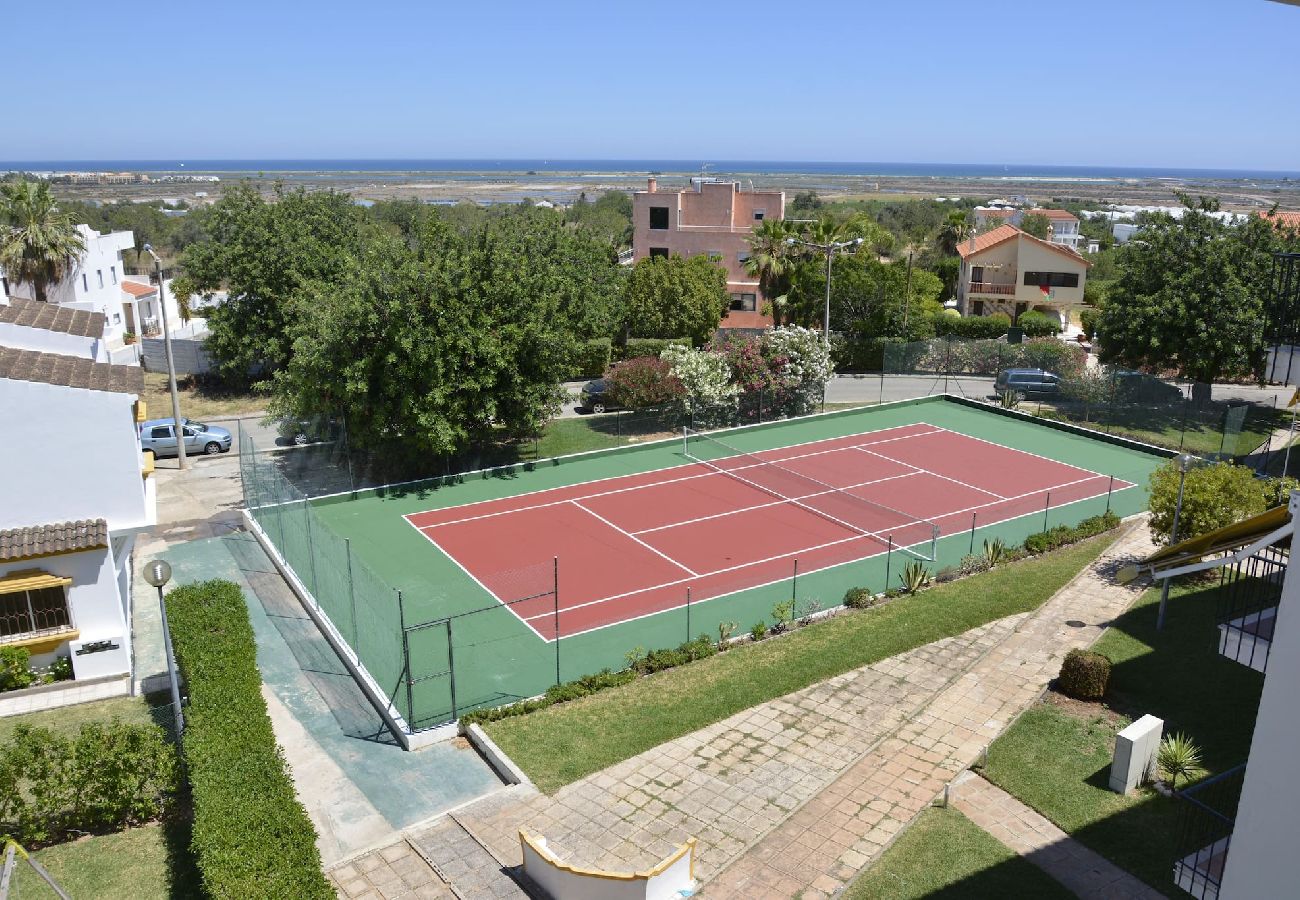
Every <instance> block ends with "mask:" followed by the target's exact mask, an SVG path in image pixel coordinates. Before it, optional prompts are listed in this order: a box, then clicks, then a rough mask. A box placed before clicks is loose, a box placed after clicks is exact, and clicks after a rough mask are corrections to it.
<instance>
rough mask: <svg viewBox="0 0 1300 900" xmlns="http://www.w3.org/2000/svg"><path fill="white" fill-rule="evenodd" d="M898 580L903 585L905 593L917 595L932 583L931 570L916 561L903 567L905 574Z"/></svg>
mask: <svg viewBox="0 0 1300 900" xmlns="http://www.w3.org/2000/svg"><path fill="white" fill-rule="evenodd" d="M898 579H899V581H901V582H902V583H903V589H904V590H905V591H907V592H908V593H909V594H915V593H916V592H917V591H919V590H921V588H923V587H925V586H926V585H927V584H929V583H930V570H929V569H927V568H926V567H925V566H923V565H921V563H920V561H919V560H915V559H914V560H912V561H911V562H910V563H908V564H907V565H906V566H904V567H903V572H902V574H900V575H899V576H898Z"/></svg>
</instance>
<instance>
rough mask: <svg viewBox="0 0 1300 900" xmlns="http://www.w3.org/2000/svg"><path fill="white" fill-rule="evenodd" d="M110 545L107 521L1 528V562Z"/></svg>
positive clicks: (83, 520)
mask: <svg viewBox="0 0 1300 900" xmlns="http://www.w3.org/2000/svg"><path fill="white" fill-rule="evenodd" d="M107 546H108V522H106V521H105V520H103V519H81V520H78V521H76V522H58V523H55V524H51V525H30V526H27V527H25V528H6V529H0V562H9V561H10V560H15V559H31V558H33V557H37V556H51V555H53V554H55V553H68V552H71V551H75V550H89V549H91V548H92V547H107Z"/></svg>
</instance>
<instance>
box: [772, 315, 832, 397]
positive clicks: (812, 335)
mask: <svg viewBox="0 0 1300 900" xmlns="http://www.w3.org/2000/svg"><path fill="white" fill-rule="evenodd" d="M763 347H764V350H765V353H766V355H767V356H768V358H769V359H773V360H775V359H782V360H784V368H783V371H782V373H781V374H782V375H784V376H785V377H786V378H787V379H789V380H790V381H792V382H794V383H796V384H809V383H812V384H818V385H820V384H823V383H825V382H826V380H827V379H828V378H830V377H831V376H832V375H833V374H835V369H834V367H833V366H832V365H831V354H830V349H829V348H828V347H827V345H826V341H825V340H824V339H823V338H822V336H821V333H820V332H818V331H814V330H812V329H811V328H800V327H799V326H798V325H788V326H786V327H784V328H773V329H772V330H771V331H768V332H765V333H764V335H763Z"/></svg>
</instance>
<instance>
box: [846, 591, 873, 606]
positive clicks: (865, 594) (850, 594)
mask: <svg viewBox="0 0 1300 900" xmlns="http://www.w3.org/2000/svg"><path fill="white" fill-rule="evenodd" d="M875 602H876V595H875V594H874V593H872V591H871V588H864V587H855V588H849V589H848V590H847V591H845V592H844V605H845V606H847V607H848V608H849V609H866V608H867V607H869V606H872V605H873V604H874V603H875Z"/></svg>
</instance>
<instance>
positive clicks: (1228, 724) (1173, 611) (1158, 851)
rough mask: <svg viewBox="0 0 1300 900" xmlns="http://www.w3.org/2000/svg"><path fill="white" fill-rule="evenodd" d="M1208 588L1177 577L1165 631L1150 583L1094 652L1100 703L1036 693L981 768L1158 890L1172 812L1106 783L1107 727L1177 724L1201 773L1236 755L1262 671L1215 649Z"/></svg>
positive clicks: (1168, 862)
mask: <svg viewBox="0 0 1300 900" xmlns="http://www.w3.org/2000/svg"><path fill="white" fill-rule="evenodd" d="M1217 595H1218V588H1217V586H1206V585H1205V584H1201V585H1191V586H1188V585H1180V586H1177V587H1176V588H1175V589H1174V591H1173V596H1172V598H1171V600H1170V607H1169V615H1168V617H1167V619H1166V622H1165V630H1164V631H1163V632H1157V631H1156V630H1155V615H1156V608H1157V606H1158V604H1159V599H1160V591H1159V589H1153V590H1150V591H1148V592H1147V593H1146V594H1145V595H1143V597H1142V599H1141V600H1140V601H1139V603H1138V604H1137V605H1135V606H1134V607H1133V608H1132V609H1130V610H1129V611H1128V612H1127V613H1125V614H1124V615H1122V616H1120V618H1119V619H1118V620H1116V622H1115V623H1114V624H1113V625H1112V627H1111V628H1110V629H1108V630H1107V632H1106V634H1105V635H1104V636H1103V637H1102V639H1101V640H1100V641H1099V642H1098V644H1097V647H1096V649H1097V650H1098V651H1099V652H1101V653H1104V654H1105V655H1106V656H1108V657H1110V659H1111V661H1112V662H1113V663H1114V669H1113V671H1112V674H1111V686H1110V691H1109V693H1108V695H1107V701H1108V704H1107V706H1108V707H1109V708H1107V707H1103V706H1102V705H1100V704H1078V703H1071V702H1053V701H1052V700H1050V699H1049V700H1048V701H1045V702H1043V703H1040V704H1039V705H1037V706H1035V707H1033V708H1032V709H1030V710H1029V711H1028V712H1026V713H1025V714H1024V716H1022V717H1021V718H1020V720H1019V721H1018V722H1016V724H1015V725H1013V726H1012V727H1011V728H1010V729H1009V730H1008V731H1007V732H1006V733H1005V734H1003V735H1002V737H1000V738H999V739H998V740H997V741H996V742H995V743H994V744H993V746H992V748H991V749H990V751H989V764H988V769H987V771H986V773H985V774H986V776H987V777H988V778H989V779H990V780H991V781H993V782H994V783H996V784H998V785H1000V786H1001V787H1003V788H1004V789H1005V790H1007V791H1009V792H1010V793H1012V794H1014V795H1015V796H1017V797H1019V798H1020V799H1021V800H1022V801H1024V802H1025V803H1027V804H1029V805H1030V806H1032V807H1034V808H1035V809H1037V810H1038V811H1039V812H1041V813H1042V814H1043V815H1045V816H1047V818H1049V819H1051V820H1052V821H1053V822H1055V823H1056V824H1057V825H1059V826H1060V827H1061V828H1063V829H1064V830H1065V831H1067V832H1069V833H1070V834H1072V835H1073V836H1074V837H1075V838H1077V839H1078V840H1079V841H1081V842H1082V843H1084V844H1086V845H1087V846H1089V847H1091V848H1092V849H1093V850H1096V851H1097V852H1098V853H1100V854H1101V855H1103V856H1105V857H1107V858H1108V859H1110V860H1112V861H1113V862H1115V863H1116V864H1117V865H1119V866H1121V867H1123V868H1125V869H1127V870H1129V871H1130V872H1132V873H1133V874H1134V875H1137V876H1138V877H1139V878H1142V879H1143V880H1144V881H1146V882H1147V883H1148V884H1150V885H1152V886H1153V887H1155V888H1156V889H1158V890H1161V891H1164V892H1165V893H1167V894H1169V895H1170V896H1178V894H1177V893H1176V888H1175V887H1174V884H1173V881H1172V876H1171V874H1170V871H1171V866H1172V865H1173V862H1174V859H1175V858H1176V854H1177V849H1178V848H1177V847H1176V846H1175V842H1176V841H1177V840H1178V828H1179V825H1180V813H1181V809H1180V807H1179V805H1178V801H1175V800H1172V799H1168V798H1165V797H1162V796H1160V795H1159V794H1157V793H1155V792H1154V791H1150V790H1146V791H1142V792H1140V793H1138V794H1136V795H1134V796H1131V797H1121V796H1120V795H1118V794H1115V793H1112V792H1111V791H1110V790H1108V789H1107V787H1106V782H1107V779H1108V776H1109V770H1110V760H1111V753H1112V751H1113V748H1114V735H1115V732H1116V731H1118V730H1119V729H1120V728H1121V727H1123V725H1124V724H1126V723H1127V722H1129V721H1131V720H1133V719H1135V718H1137V717H1138V716H1140V715H1142V714H1143V713H1148V712H1149V713H1151V714H1153V715H1156V716H1159V717H1160V718H1162V719H1164V720H1165V733H1166V734H1170V733H1172V732H1175V731H1183V732H1186V733H1187V734H1188V735H1189V736H1191V737H1192V739H1193V740H1195V741H1196V742H1197V743H1198V744H1199V745H1200V747H1201V748H1202V751H1203V759H1204V763H1205V765H1206V766H1207V767H1208V768H1209V770H1210V771H1211V772H1219V771H1223V770H1224V769H1227V768H1230V767H1231V766H1234V765H1236V764H1238V763H1240V762H1241V761H1243V760H1244V759H1245V758H1246V755H1247V754H1248V753H1249V750H1250V738H1251V733H1252V731H1253V729H1254V721H1255V713H1256V709H1257V707H1258V704H1259V692H1260V689H1261V687H1262V685H1263V676H1262V675H1260V674H1259V673H1257V672H1254V671H1252V670H1251V669H1248V668H1247V667H1245V666H1243V665H1240V664H1238V663H1235V662H1231V661H1229V660H1226V659H1223V658H1222V657H1220V656H1219V655H1218V653H1217V652H1216V649H1217V648H1216V640H1217V636H1218V632H1217V631H1216V629H1215V622H1216V619H1215V612H1216V601H1217Z"/></svg>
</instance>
